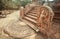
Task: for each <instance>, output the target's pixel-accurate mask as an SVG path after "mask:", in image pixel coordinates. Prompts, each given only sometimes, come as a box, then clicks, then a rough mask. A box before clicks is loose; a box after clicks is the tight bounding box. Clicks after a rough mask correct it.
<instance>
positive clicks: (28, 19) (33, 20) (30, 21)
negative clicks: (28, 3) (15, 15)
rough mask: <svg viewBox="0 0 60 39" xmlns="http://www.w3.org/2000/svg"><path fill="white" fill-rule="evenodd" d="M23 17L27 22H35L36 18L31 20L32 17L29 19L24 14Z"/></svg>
mask: <svg viewBox="0 0 60 39" xmlns="http://www.w3.org/2000/svg"><path fill="white" fill-rule="evenodd" d="M24 19H25V20H27V21H29V22H31V23H34V24H36V20H33V19H31V18H29V17H27V16H25V17H24Z"/></svg>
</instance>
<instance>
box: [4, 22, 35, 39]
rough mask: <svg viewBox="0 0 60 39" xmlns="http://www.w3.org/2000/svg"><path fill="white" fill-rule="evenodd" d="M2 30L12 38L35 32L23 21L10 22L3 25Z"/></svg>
mask: <svg viewBox="0 0 60 39" xmlns="http://www.w3.org/2000/svg"><path fill="white" fill-rule="evenodd" d="M4 31H5V32H6V33H7V34H8V35H9V36H12V37H14V38H23V37H27V36H30V35H33V34H35V32H34V30H32V29H31V28H30V27H29V26H27V25H26V24H25V23H23V22H16V23H10V24H9V25H8V26H5V27H4Z"/></svg>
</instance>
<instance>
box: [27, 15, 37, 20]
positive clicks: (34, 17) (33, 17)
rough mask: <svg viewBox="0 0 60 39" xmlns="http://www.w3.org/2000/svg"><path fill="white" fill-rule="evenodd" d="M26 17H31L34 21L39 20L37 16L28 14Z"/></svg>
mask: <svg viewBox="0 0 60 39" xmlns="http://www.w3.org/2000/svg"><path fill="white" fill-rule="evenodd" d="M26 16H27V17H29V18H31V19H34V20H36V19H37V17H36V16H32V15H29V14H27V15H26Z"/></svg>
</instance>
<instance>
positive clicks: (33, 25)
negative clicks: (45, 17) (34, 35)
mask: <svg viewBox="0 0 60 39" xmlns="http://www.w3.org/2000/svg"><path fill="white" fill-rule="evenodd" d="M20 20H21V21H23V22H25V23H26V24H27V25H28V26H29V27H31V28H32V29H33V30H34V31H36V32H38V31H39V28H38V27H37V26H36V24H33V23H31V22H29V21H27V20H25V19H20Z"/></svg>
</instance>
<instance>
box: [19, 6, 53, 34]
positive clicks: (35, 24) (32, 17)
mask: <svg viewBox="0 0 60 39" xmlns="http://www.w3.org/2000/svg"><path fill="white" fill-rule="evenodd" d="M24 9H25V8H23V9H22V11H21V10H20V11H21V12H20V14H21V15H20V16H21V17H22V19H20V20H21V21H23V22H25V23H26V24H27V25H28V26H29V27H31V28H32V29H33V30H34V31H36V32H42V33H43V34H45V35H49V34H48V33H50V31H49V29H50V28H49V27H50V24H51V22H50V21H51V19H52V17H53V14H52V15H51V13H52V12H51V13H50V14H47V13H48V10H47V9H46V7H41V6H34V7H33V8H31V9H30V10H29V11H28V10H26V9H25V10H24ZM28 9H29V8H28ZM42 10H44V12H42ZM25 11H26V12H27V13H26V12H25ZM42 13H44V14H47V16H46V17H42V16H43V14H42ZM41 14H42V15H41ZM43 18H44V19H43ZM43 22H44V23H43ZM51 31H52V30H51Z"/></svg>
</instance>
